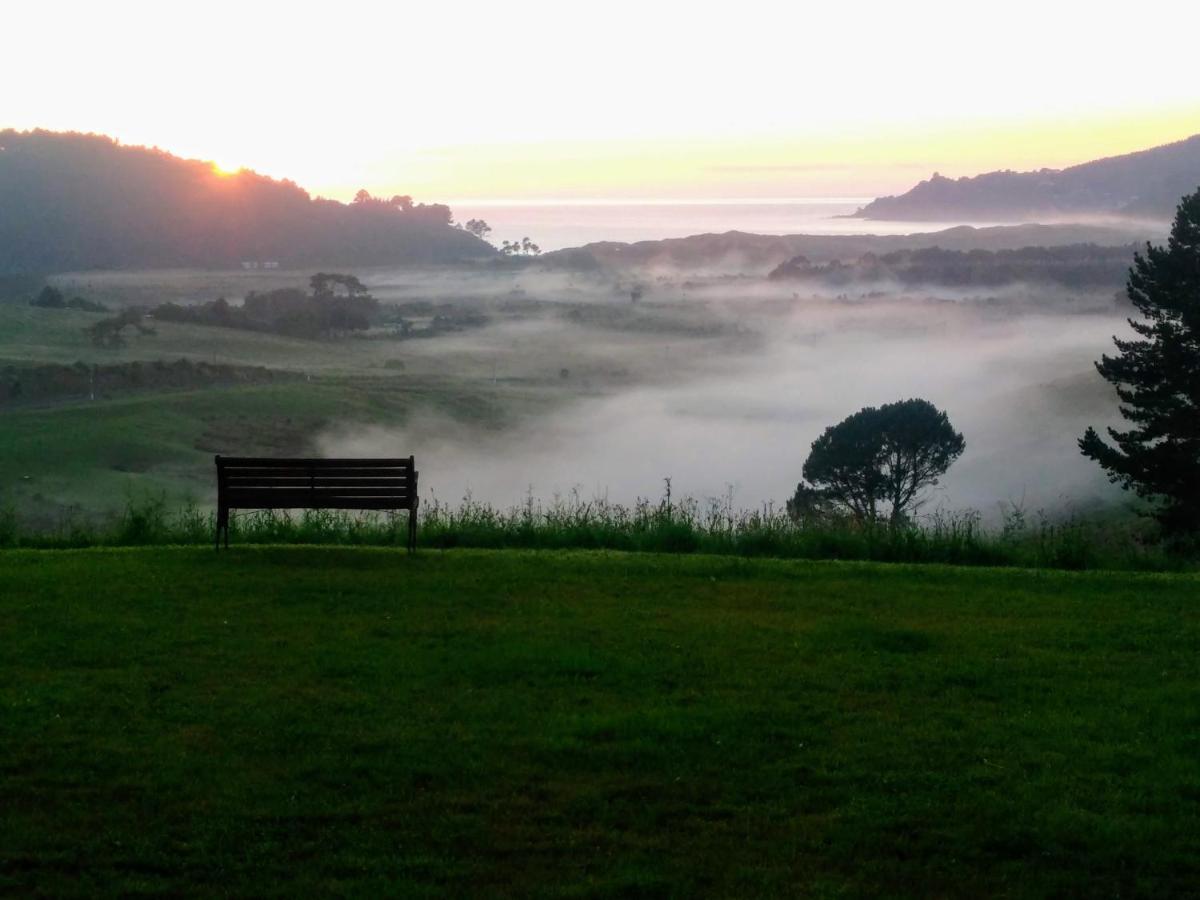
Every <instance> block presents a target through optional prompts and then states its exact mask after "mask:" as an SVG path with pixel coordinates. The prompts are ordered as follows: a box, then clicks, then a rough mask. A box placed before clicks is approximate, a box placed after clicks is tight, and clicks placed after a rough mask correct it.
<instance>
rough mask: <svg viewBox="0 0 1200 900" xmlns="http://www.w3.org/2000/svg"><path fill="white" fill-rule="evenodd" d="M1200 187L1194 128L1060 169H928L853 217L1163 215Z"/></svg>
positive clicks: (1012, 218)
mask: <svg viewBox="0 0 1200 900" xmlns="http://www.w3.org/2000/svg"><path fill="white" fill-rule="evenodd" d="M1198 186H1200V134H1197V135H1193V136H1192V137H1189V138H1187V139H1186V140H1182V141H1177V142H1176V143H1173V144H1164V145H1163V146H1161V147H1154V148H1151V149H1149V150H1140V151H1138V152H1136V153H1127V154H1125V155H1123V156H1112V157H1109V158H1107V159H1098V160H1094V161H1092V162H1087V163H1082V164H1081V165H1077V166H1071V167H1069V168H1066V169H1041V170H1040V171H1037V172H1012V171H1001V172H988V173H986V174H984V175H976V176H974V177H971V178H958V179H951V178H946V177H943V176H942V175H939V174H937V173H936V172H935V173H934V175H933V177H932V178H930V179H929V180H928V181H922V182H921V183H920V184H918V185H917V186H916V187H914V188H913V189H912V190H910V191H908V192H907V193H904V194H901V195H899V196H894V197H880V198H878V199H877V200H874V201H872V202H871V203H868V204H867V205H866V206H864V207H863V208H862V209H860V210H858V212H856V213H854V216H855V217H857V218H860V219H892V220H899V221H913V222H919V221H985V220H986V221H1031V220H1035V219H1038V218H1042V219H1046V218H1060V217H1068V216H1079V215H1088V216H1094V215H1105V216H1130V217H1136V218H1151V219H1167V218H1169V217H1170V216H1171V214H1172V212H1173V211H1174V209H1175V206H1176V204H1177V203H1178V202H1179V198H1180V197H1182V196H1183V195H1185V194H1190V193H1192V192H1193V191H1195V190H1196V189H1197V187H1198Z"/></svg>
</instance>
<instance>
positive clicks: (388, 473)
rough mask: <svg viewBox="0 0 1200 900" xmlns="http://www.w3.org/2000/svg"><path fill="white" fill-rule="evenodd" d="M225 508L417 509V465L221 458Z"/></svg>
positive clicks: (220, 486) (219, 499)
mask: <svg viewBox="0 0 1200 900" xmlns="http://www.w3.org/2000/svg"><path fill="white" fill-rule="evenodd" d="M217 504H218V505H219V506H221V507H222V508H224V509H409V510H415V509H416V508H417V470H416V468H415V464H414V462H413V458H412V457H411V456H410V457H408V458H407V459H269V458H262V457H245V456H218V457H217Z"/></svg>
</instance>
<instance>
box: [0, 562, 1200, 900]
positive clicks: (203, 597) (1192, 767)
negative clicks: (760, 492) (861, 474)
mask: <svg viewBox="0 0 1200 900" xmlns="http://www.w3.org/2000/svg"><path fill="white" fill-rule="evenodd" d="M1198 586H1200V582H1198V581H1197V580H1196V578H1195V577H1194V576H1132V575H1117V574H1111V573H1109V574H1097V575H1068V574H1045V573H1040V574H1035V573H1030V572H1023V571H1006V572H998V571H995V570H959V569H949V568H937V567H908V566H883V565H865V564H860V565H856V564H812V563H808V564H804V563H784V562H767V561H761V562H747V561H742V560H734V559H730V558H724V557H691V558H683V557H677V556H669V557H663V556H653V555H641V556H626V555H622V554H604V553H564V554H557V553H540V554H537V553H520V552H511V551H510V552H465V551H453V552H447V553H439V552H429V551H425V552H421V553H419V554H417V555H416V556H413V557H409V556H406V555H405V554H404V553H403V552H398V551H371V550H352V549H345V548H342V549H319V548H311V547H310V548H301V547H296V548H286V549H285V548H258V549H248V548H235V549H234V550H233V551H231V552H229V553H222V554H216V553H214V552H213V551H212V550H194V549H193V550H183V549H168V548H158V549H145V550H116V551H111V550H110V551H58V552H34V551H15V552H13V551H10V552H0V629H2V632H3V635H4V652H3V653H0V709H2V710H3V718H2V721H3V727H0V760H3V765H2V766H0V797H3V802H2V803H0V834H2V835H4V839H3V844H2V846H3V852H2V853H0V893H5V894H12V895H20V896H31V895H45V896H63V897H68V896H80V897H83V896H86V897H105V896H130V895H135V894H142V895H145V894H155V895H164V894H168V895H179V894H189V895H191V894H209V893H220V894H228V895H236V896H265V895H269V896H291V897H297V896H314V895H328V894H337V895H343V896H430V897H432V896H475V897H488V896H521V897H580V896H588V897H658V896H717V897H795V896H828V897H834V896H889V897H928V896H938V897H971V898H979V897H1000V896H1007V897H1016V896H1021V897H1046V896H1077V897H1098V896H1121V897H1147V898H1150V897H1153V898H1158V900H1161V898H1169V897H1184V896H1189V895H1191V896H1194V890H1195V886H1196V884H1197V883H1200V769H1198V768H1197V766H1196V754H1197V743H1196V734H1197V726H1198V724H1200V723H1198V721H1197V713H1196V711H1197V709H1200V653H1197V649H1198V644H1200V608H1198V606H1197V597H1198V596H1200V591H1198V590H1197V588H1198Z"/></svg>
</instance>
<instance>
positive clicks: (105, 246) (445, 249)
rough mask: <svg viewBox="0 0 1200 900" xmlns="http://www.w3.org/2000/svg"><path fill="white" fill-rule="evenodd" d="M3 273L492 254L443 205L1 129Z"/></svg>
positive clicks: (72, 137) (105, 142)
mask: <svg viewBox="0 0 1200 900" xmlns="http://www.w3.org/2000/svg"><path fill="white" fill-rule="evenodd" d="M0 197H3V203H0V272H10V273H11V272H31V271H40V272H49V271H63V270H71V269H90V268H121V267H140V268H168V267H181V266H201V267H204V266H215V267H228V266H237V265H240V264H241V263H242V262H252V263H278V264H280V265H282V266H307V265H321V264H329V265H387V264H391V263H406V262H450V261H455V260H461V259H465V258H471V257H480V256H488V255H491V254H492V252H493V251H492V249H491V247H490V246H489V245H487V244H486V243H484V242H483V241H481V240H479V239H477V238H475V237H474V236H472V235H470V234H468V233H467V232H465V231H463V230H461V229H457V228H455V227H453V226H452V225H451V222H452V214H451V211H450V209H449V208H448V207H446V206H443V205H441V204H429V205H426V204H423V203H420V204H414V203H413V202H412V199H411V198H409V197H394V198H391V199H390V200H382V199H375V198H371V197H369V196H368V195H366V193H365V192H360V194H359V197H358V198H356V200H355V202H353V203H349V204H346V203H339V202H337V201H335V200H326V199H322V198H319V197H318V198H314V197H312V196H310V195H309V194H308V192H307V191H305V190H304V189H302V188H301V187H299V186H298V185H296V184H294V183H293V182H290V181H277V180H275V179H272V178H268V177H266V176H263V175H259V174H257V173H255V172H251V171H248V170H242V171H239V172H236V173H224V172H221V171H220V170H219V169H217V168H216V167H215V166H214V165H213V164H212V163H209V162H202V161H199V160H186V159H181V158H179V157H177V156H173V155H171V154H169V153H165V152H163V151H161V150H153V149H148V148H145V147H130V146H124V145H122V144H119V143H117V142H116V141H113V140H111V139H110V138H107V137H102V136H98V135H89V134H75V133H55V132H49V131H31V132H17V131H12V130H7V131H0Z"/></svg>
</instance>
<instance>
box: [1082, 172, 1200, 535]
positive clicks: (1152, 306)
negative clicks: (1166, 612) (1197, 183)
mask: <svg viewBox="0 0 1200 900" xmlns="http://www.w3.org/2000/svg"><path fill="white" fill-rule="evenodd" d="M1127 293H1128V295H1129V299H1130V301H1132V303H1133V305H1134V306H1135V307H1136V308H1137V310H1138V312H1139V313H1140V314H1141V318H1140V320H1139V319H1130V320H1129V325H1130V327H1131V328H1133V330H1134V332H1135V333H1136V334H1137V335H1138V338H1136V339H1132V340H1121V339H1120V338H1115V337H1114V338H1113V341H1114V343H1115V344H1116V345H1117V350H1118V351H1120V352H1119V353H1118V354H1117V355H1116V356H1104V357H1102V358H1101V360H1100V362H1098V363H1096V368H1097V369H1099V370H1100V374H1101V375H1103V376H1104V377H1105V378H1106V379H1107V380H1108V381H1110V382H1112V384H1113V385H1114V386H1115V387H1116V389H1117V396H1118V397H1119V398H1120V399H1121V407H1120V409H1121V415H1122V416H1123V417H1124V418H1125V420H1126V421H1127V422H1128V423H1129V428H1128V429H1127V430H1124V431H1122V430H1119V429H1116V428H1109V429H1108V434H1109V437H1110V438H1111V440H1112V444H1109V443H1107V442H1106V441H1104V440H1103V439H1102V438H1101V437H1100V435H1099V434H1097V432H1096V429H1094V428H1089V429H1088V430H1087V432H1086V433H1085V434H1084V436H1083V437H1082V438H1081V439H1080V441H1079V448H1080V450H1082V451H1083V455H1084V456H1087V457H1090V458H1091V459H1094V460H1096V462H1098V463H1099V464H1100V465H1101V466H1103V467H1104V469H1105V471H1107V472H1108V476H1109V479H1110V480H1111V481H1113V482H1115V483H1117V484H1120V485H1121V486H1122V487H1124V488H1126V489H1132V490H1134V491H1136V492H1137V493H1138V494H1139V495H1140V496H1143V497H1147V498H1151V499H1153V500H1155V501H1157V517H1158V519H1159V521H1160V522H1161V523H1162V525H1163V527H1164V529H1165V530H1166V531H1167V532H1168V533H1182V532H1198V531H1200V190H1198V191H1197V192H1196V193H1194V194H1191V195H1189V196H1187V197H1184V198H1183V202H1181V203H1180V204H1179V208H1178V210H1177V211H1176V213H1175V223H1174V225H1173V226H1172V228H1171V236H1170V238H1169V239H1168V241H1167V245H1166V246H1165V247H1155V246H1152V245H1150V244H1147V245H1146V254H1145V255H1144V256H1143V255H1141V254H1136V255H1135V256H1134V262H1133V268H1132V269H1130V272H1129V283H1128V287H1127Z"/></svg>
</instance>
